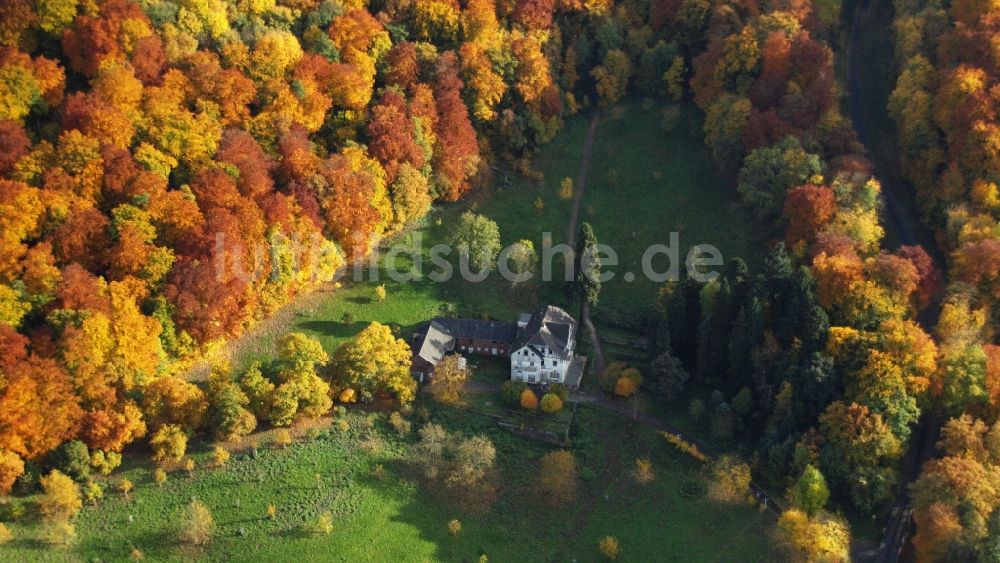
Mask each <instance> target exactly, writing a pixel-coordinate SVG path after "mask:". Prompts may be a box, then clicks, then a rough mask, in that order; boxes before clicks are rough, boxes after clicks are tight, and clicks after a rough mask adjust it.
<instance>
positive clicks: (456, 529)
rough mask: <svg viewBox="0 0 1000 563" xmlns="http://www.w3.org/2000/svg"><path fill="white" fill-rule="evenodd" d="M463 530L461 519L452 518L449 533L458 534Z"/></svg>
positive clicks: (449, 523)
mask: <svg viewBox="0 0 1000 563" xmlns="http://www.w3.org/2000/svg"><path fill="white" fill-rule="evenodd" d="M461 531H462V522H461V521H459V520H457V519H456V520H452V521H450V522H448V533H449V534H451V535H453V536H457V535H458V534H459V533H460V532H461Z"/></svg>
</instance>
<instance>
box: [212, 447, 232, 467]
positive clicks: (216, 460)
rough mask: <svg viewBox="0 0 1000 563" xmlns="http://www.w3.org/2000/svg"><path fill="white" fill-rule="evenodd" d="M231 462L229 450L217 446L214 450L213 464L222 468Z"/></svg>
mask: <svg viewBox="0 0 1000 563" xmlns="http://www.w3.org/2000/svg"><path fill="white" fill-rule="evenodd" d="M228 461H229V450H227V449H226V448H224V447H222V446H215V447H214V448H212V464H213V465H215V466H216V467H222V466H223V465H225V464H226V462H228Z"/></svg>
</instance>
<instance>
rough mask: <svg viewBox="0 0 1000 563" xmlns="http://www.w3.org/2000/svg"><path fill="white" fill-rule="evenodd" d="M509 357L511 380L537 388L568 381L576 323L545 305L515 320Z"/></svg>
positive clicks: (566, 315) (573, 350)
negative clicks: (515, 327) (514, 333)
mask: <svg viewBox="0 0 1000 563" xmlns="http://www.w3.org/2000/svg"><path fill="white" fill-rule="evenodd" d="M517 324H518V330H517V340H516V341H515V342H514V345H513V346H512V351H511V354H510V378H511V379H512V380H514V381H523V382H525V383H532V384H537V385H548V384H551V383H563V384H565V383H566V382H567V374H568V373H569V371H570V367H571V365H572V364H573V360H574V352H575V350H576V321H575V320H574V319H573V317H571V316H569V314H568V313H567V312H566V311H564V310H562V309H560V308H559V307H553V306H551V305H550V306H548V307H545V308H543V309H542V310H541V311H538V312H536V313H534V314H532V315H522V316H521V318H520V319H518V323H517Z"/></svg>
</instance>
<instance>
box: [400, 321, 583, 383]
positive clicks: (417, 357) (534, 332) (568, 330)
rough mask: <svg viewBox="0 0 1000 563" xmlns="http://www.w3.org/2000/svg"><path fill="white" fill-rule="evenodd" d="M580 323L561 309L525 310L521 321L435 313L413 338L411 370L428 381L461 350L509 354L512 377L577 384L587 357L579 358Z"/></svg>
mask: <svg viewBox="0 0 1000 563" xmlns="http://www.w3.org/2000/svg"><path fill="white" fill-rule="evenodd" d="M576 331H577V323H576V321H575V320H574V319H573V317H571V316H570V315H569V314H568V313H567V312H566V311H564V310H562V309H560V308H559V307H553V306H551V305H550V306H546V307H543V308H542V309H541V310H539V311H537V312H535V313H525V314H522V315H521V316H520V318H519V319H518V321H517V322H516V323H511V322H504V321H485V320H478V319H462V318H454V317H435V318H434V319H431V320H430V321H427V322H426V323H423V324H422V325H420V326H419V327H418V328H417V330H416V332H414V334H413V337H412V339H411V342H410V348H411V349H412V350H413V358H412V363H411V367H410V373H411V374H412V375H413V377H414V378H416V379H417V381H420V382H425V381H428V380H429V379H431V378H433V376H434V369H435V367H436V366H437V363H438V362H439V361H441V359H442V358H444V356H445V355H446V354H449V353H452V352H460V353H463V354H476V355H479V356H496V357H503V358H510V378H511V379H512V380H514V381H523V382H525V383H529V384H533V385H542V386H545V385H550V384H552V383H562V384H565V385H568V386H570V387H578V386H579V384H580V378H581V376H582V374H583V366H584V364H585V362H586V358H585V357H582V356H577V355H576V354H575V350H576Z"/></svg>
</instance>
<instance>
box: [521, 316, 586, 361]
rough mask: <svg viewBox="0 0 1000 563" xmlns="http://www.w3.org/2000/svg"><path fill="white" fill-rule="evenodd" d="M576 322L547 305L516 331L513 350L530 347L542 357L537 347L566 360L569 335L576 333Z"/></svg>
mask: <svg viewBox="0 0 1000 563" xmlns="http://www.w3.org/2000/svg"><path fill="white" fill-rule="evenodd" d="M575 329H576V321H575V320H574V319H573V317H571V316H569V313H567V312H566V311H563V310H562V309H560V308H559V307H553V306H552V305H548V306H546V307H543V308H542V309H541V310H540V311H538V312H536V313H535V314H533V315H531V320H529V321H528V324H527V326H525V327H524V328H522V329H521V330H519V331H518V334H517V340H515V341H514V346H513V349H517V348H521V347H523V346H530V347H531V348H532V349H534V350H535V352H536V353H537V354H538V355H539V356H542V355H543V354H541V353H540V352H539V351H538V349H537V347H539V346H544V347H546V348H548V349H550V350H552V353H553V354H555V355H556V356H559V357H562V358H566V357H569V352H567V351H566V347H567V346H568V345H569V340H570V337H571V335H573V334H575V333H576V330H575Z"/></svg>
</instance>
